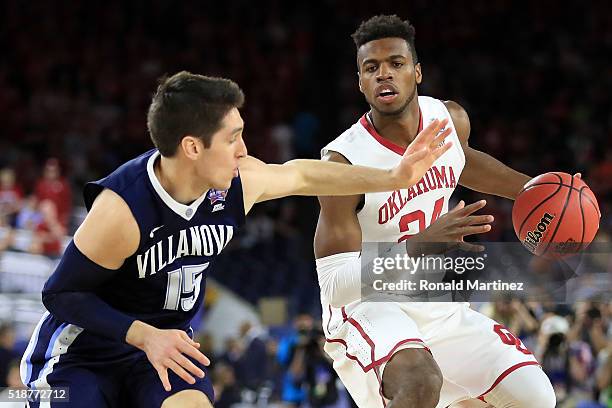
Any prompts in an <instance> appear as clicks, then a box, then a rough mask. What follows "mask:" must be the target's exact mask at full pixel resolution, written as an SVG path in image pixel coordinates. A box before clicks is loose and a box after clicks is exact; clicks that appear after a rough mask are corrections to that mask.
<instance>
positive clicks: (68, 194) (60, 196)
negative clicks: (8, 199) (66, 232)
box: [35, 158, 72, 228]
mask: <svg viewBox="0 0 612 408" xmlns="http://www.w3.org/2000/svg"><path fill="white" fill-rule="evenodd" d="M35 195H36V198H37V199H38V200H39V201H41V202H42V201H44V200H49V201H51V202H52V203H53V204H54V205H55V209H56V212H57V220H58V221H59V223H60V224H61V225H62V226H63V227H64V228H66V227H68V223H69V221H70V211H71V210H72V191H71V188H70V185H69V184H68V181H67V180H66V179H65V178H64V177H62V176H61V174H60V166H59V161H58V160H57V159H54V158H51V159H48V160H47V161H46V162H45V167H44V169H43V175H42V177H41V178H40V179H39V180H38V182H37V183H36V189H35Z"/></svg>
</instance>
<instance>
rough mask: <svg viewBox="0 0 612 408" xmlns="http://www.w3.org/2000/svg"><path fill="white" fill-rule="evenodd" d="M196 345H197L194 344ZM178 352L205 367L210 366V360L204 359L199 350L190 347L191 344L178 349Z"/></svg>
mask: <svg viewBox="0 0 612 408" xmlns="http://www.w3.org/2000/svg"><path fill="white" fill-rule="evenodd" d="M196 344H197V343H196ZM179 351H180V352H181V353H183V354H186V355H188V356H189V357H192V358H193V359H195V360H197V361H199V362H200V363H201V364H203V365H205V366H207V365H209V364H210V360H209V359H208V357H206V356H205V355H204V354H202V352H201V351H200V350H198V349H197V348H195V347H194V346H192V345H191V344H184V345H182V346H180V347H179Z"/></svg>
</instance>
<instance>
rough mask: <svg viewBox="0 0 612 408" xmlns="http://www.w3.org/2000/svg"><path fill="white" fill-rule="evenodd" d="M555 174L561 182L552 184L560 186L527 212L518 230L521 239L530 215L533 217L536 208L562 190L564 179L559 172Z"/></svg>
mask: <svg viewBox="0 0 612 408" xmlns="http://www.w3.org/2000/svg"><path fill="white" fill-rule="evenodd" d="M553 174H554V175H555V176H557V177H559V179H560V183H559V184H557V183H552V184H557V186H558V187H557V189H556V190H555V192H554V193H552V194H551V195H549V196H548V197H546V198H545V199H544V200H542V201H541V202H540V204H538V205H536V206H535V207H534V208H533V209H532V210H531V211H530V212H529V214H527V216H526V217H525V219H524V220H523V222H522V223H521V226H520V228H519V231H518V236H519V239H521V236H522V233H523V227H524V226H525V224H526V223H527V220H528V219H529V217H531V216H532V215H533V213H534V212H536V210H537V209H538V208H540V206H541V205H542V204H544V203H545V202H547V201H548V200H550V199H551V198H552V197H554V195H555V194H557V193H558V192H559V190H561V187H563V183H561V182H562V181H563V179H562V178H561V177H560V176H559V175H558V174H556V173H553ZM570 191H571V190H570Z"/></svg>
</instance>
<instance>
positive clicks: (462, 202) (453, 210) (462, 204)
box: [449, 200, 465, 212]
mask: <svg viewBox="0 0 612 408" xmlns="http://www.w3.org/2000/svg"><path fill="white" fill-rule="evenodd" d="M463 207H465V201H463V200H461V201H459V202H458V203H457V205H456V206H455V207H454V208H453V209H452V210H450V211H449V212H457V211H459V210H461V209H462V208H463Z"/></svg>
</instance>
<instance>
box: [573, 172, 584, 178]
mask: <svg viewBox="0 0 612 408" xmlns="http://www.w3.org/2000/svg"><path fill="white" fill-rule="evenodd" d="M574 177H576V178H579V179H581V178H582V173H576V174H574Z"/></svg>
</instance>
